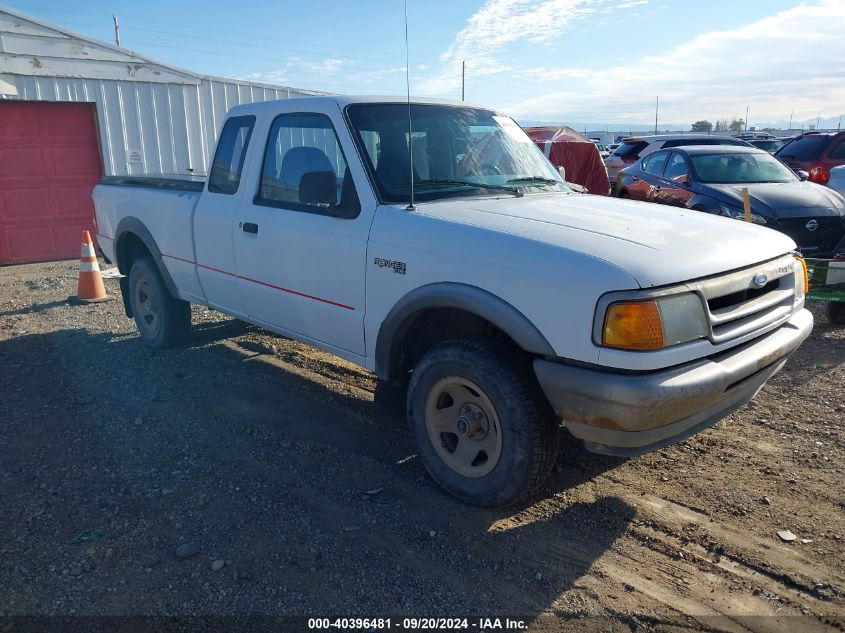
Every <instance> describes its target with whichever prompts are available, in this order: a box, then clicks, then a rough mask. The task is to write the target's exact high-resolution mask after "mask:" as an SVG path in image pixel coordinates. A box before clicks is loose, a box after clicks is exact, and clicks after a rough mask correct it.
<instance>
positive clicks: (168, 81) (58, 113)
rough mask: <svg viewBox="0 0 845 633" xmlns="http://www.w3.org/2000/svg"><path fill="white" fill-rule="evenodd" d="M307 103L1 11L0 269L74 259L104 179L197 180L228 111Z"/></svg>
mask: <svg viewBox="0 0 845 633" xmlns="http://www.w3.org/2000/svg"><path fill="white" fill-rule="evenodd" d="M313 94H320V93H316V92H314V91H308V90H296V89H293V88H287V87H283V86H274V85H269V84H260V83H254V82H249V81H240V80H235V79H222V78H219V77H209V76H205V75H199V74H197V73H193V72H190V71H188V70H184V69H181V68H176V67H174V66H170V65H168V64H164V63H161V62H157V61H154V60H152V59H150V58H148V57H145V56H143V55H139V54H137V53H135V52H134V51H130V50H128V49H125V48H118V47H117V46H112V45H111V44H108V43H105V42H100V41H98V40H94V39H91V38H88V37H85V36H82V35H78V34H75V33H72V32H70V31H67V30H65V29H63V28H61V27H58V26H54V25H51V24H47V23H45V22H42V21H40V20H37V19H35V18H32V17H28V16H25V15H23V14H20V13H18V12H15V11H11V10H9V9H0V263H10V262H26V261H43V260H48V259H64V258H69V257H76V256H78V252H79V233H80V229H82V228H90V226H91V223H92V221H93V220H92V218H93V206H92V203H91V190H92V188H93V187H94V185H95V184H96V183H97V181H99V179H100V177H101V176H102V175H104V174H106V175H120V174H151V173H159V174H160V173H166V174H189V173H194V174H204V173H206V171H207V169H208V164H209V160H210V158H209V154H210V152H211V151H212V150H213V148H214V144H215V141H216V139H217V134H218V133H219V131H220V127H221V123H222V120H223V118H224V116H225V114H226V112H227V111H228V110H229V108H231V107H233V106H235V105H238V104H241V103H251V102H254V101H266V100H270V99H287V98H291V97H299V96H304V95H313Z"/></svg>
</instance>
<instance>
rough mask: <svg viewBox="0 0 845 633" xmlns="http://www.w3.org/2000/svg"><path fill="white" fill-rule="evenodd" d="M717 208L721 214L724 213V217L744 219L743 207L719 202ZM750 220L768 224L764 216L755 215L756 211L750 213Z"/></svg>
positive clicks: (755, 222)
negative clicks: (739, 207) (738, 207)
mask: <svg viewBox="0 0 845 633" xmlns="http://www.w3.org/2000/svg"><path fill="white" fill-rule="evenodd" d="M719 209H720V210H721V211H722V215H724V216H725V217H728V218H733V219H734V220H744V219H745V211H744V210H743V209H737V208H736V207H729V206H728V205H726V204H722V203H719ZM751 221H752V222H753V223H754V224H768V222H767V221H766V218H764V217H763V216H761V215H757V214H756V213H752V214H751Z"/></svg>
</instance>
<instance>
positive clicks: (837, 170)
mask: <svg viewBox="0 0 845 633" xmlns="http://www.w3.org/2000/svg"><path fill="white" fill-rule="evenodd" d="M827 186H828V187H830V188H831V189H833V190H834V191H836V192H837V193H838V194H839V195H841V196H842V197H845V165H842V166H841V167H833V168H832V169H831V170H830V180H828V181H827Z"/></svg>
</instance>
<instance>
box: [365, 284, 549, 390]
mask: <svg viewBox="0 0 845 633" xmlns="http://www.w3.org/2000/svg"><path fill="white" fill-rule="evenodd" d="M433 308H455V309H459V310H464V311H466V312H470V313H472V314H475V315H477V316H479V317H481V318H483V319H486V320H487V321H489V322H490V323H492V324H493V325H495V326H496V327H497V328H499V329H500V330H502V331H503V332H504V333H505V334H507V335H508V336H510V337H511V338H512V339H513V340H514V341H515V342H516V344H517V345H519V346H520V347H521V348H522V349H523V350H525V351H526V352H532V353H534V354H540V355H542V356H556V354H555V351H554V348H552V346H551V345H550V344H549V342H548V340H546V337H545V336H543V334H542V333H541V332H540V330H538V329H537V327H536V326H535V325H534V324H533V323H532V322H531V321H530V320H529V319H528V317H526V316H525V315H524V314H522V312H520V311H519V310H517V309H516V308H515V307H513V306H512V305H511V304H510V303H508V302H507V301H505V300H504V299H501V298H500V297H497V296H496V295H494V294H492V293H490V292H487V291H486V290H482V289H481V288H478V287H476V286H471V285H468V284H462V283H456V282H438V283H433V284H428V285H425V286H420V287H419V288H416V289H414V290H412V291H411V292H409V293H408V294H406V295H405V296H404V297H402V298H401V299H400V300H399V301H397V302H396V304H395V305H394V306H393V308H392V309H391V310H390V312H389V313H388V314H387V316H386V317H385V319H384V321H382V323H381V326H380V327H379V332H378V337H377V339H376V350H375V372H376V375H377V376H378V377H379V378H380V379H381V380H390V379H392V378H393V377H394V376H395V375H396V373H397V372H398V370H399V367H400V364H401V350H402V344H403V342H404V340H405V335H406V334H407V332H408V329H409V328H410V326H411V324H412V323H413V322H414V320H416V318H417V316H419V315H420V314H421V313H422V312H424V311H425V310H428V309H433Z"/></svg>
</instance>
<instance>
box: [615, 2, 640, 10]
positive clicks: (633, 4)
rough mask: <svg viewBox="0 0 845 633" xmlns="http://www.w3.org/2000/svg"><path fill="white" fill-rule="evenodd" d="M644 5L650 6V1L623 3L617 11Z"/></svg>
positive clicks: (618, 5) (618, 6)
mask: <svg viewBox="0 0 845 633" xmlns="http://www.w3.org/2000/svg"><path fill="white" fill-rule="evenodd" d="M642 4H648V0H629V2H622V3H621V4H617V5H616V8H617V9H630V8H631V7H637V6H640V5H642Z"/></svg>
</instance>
